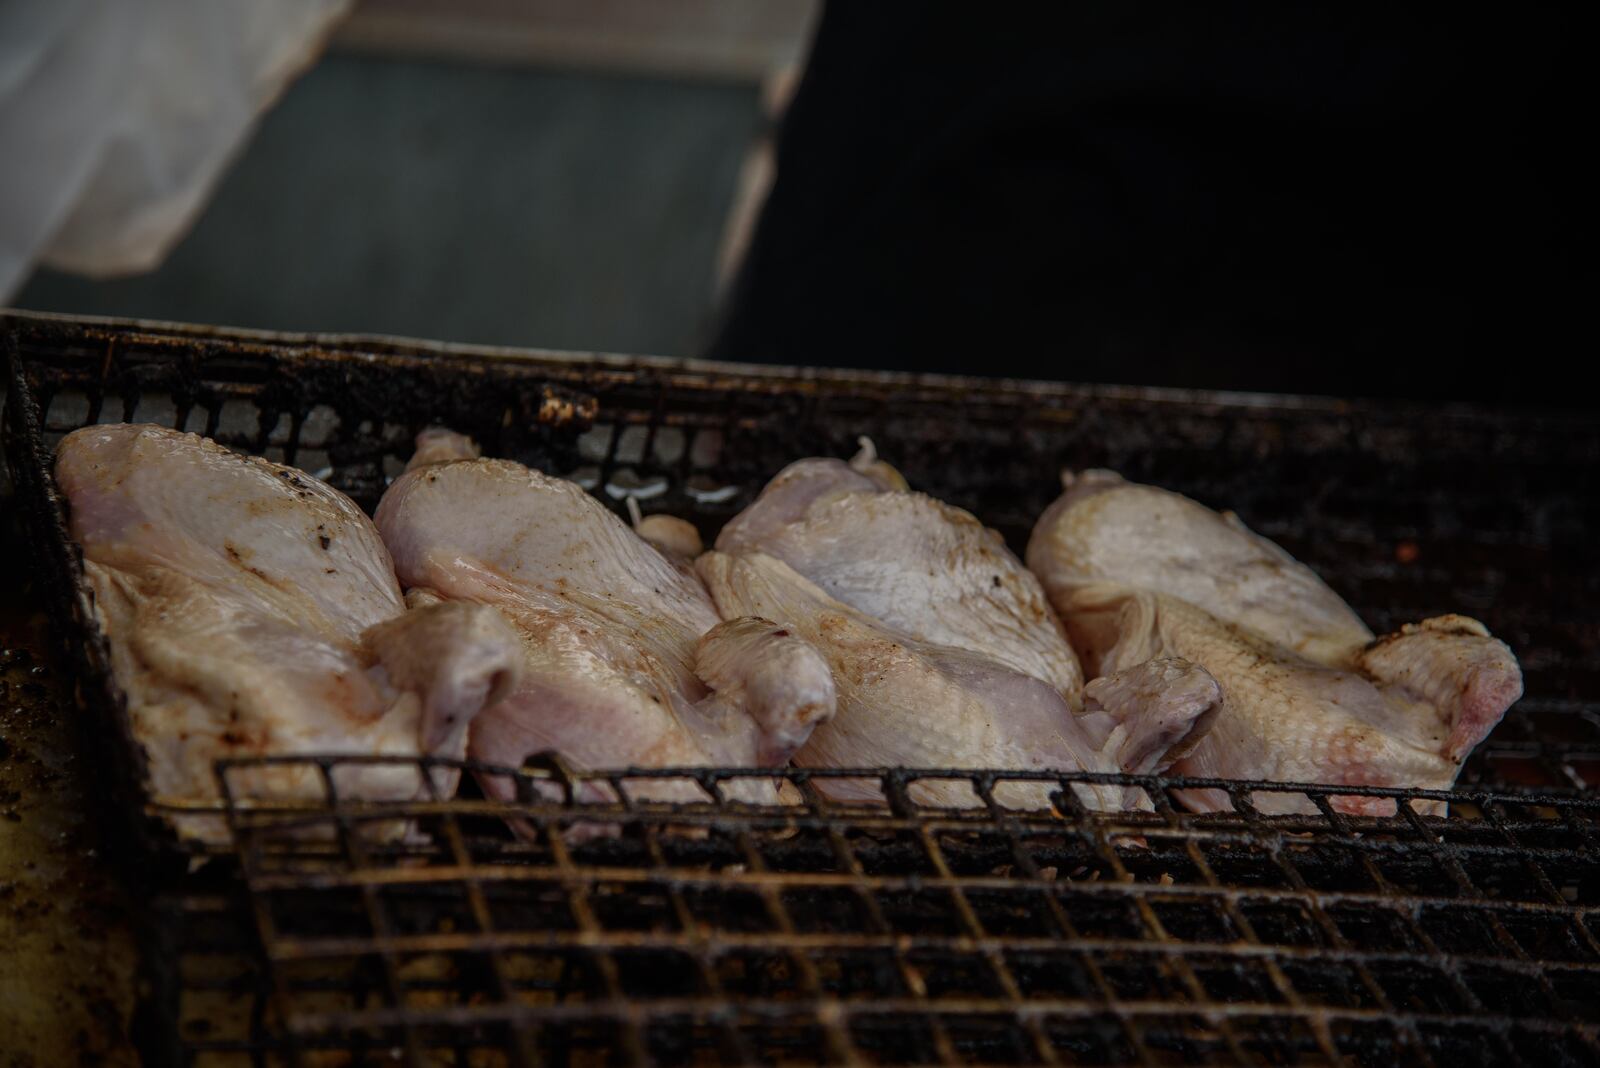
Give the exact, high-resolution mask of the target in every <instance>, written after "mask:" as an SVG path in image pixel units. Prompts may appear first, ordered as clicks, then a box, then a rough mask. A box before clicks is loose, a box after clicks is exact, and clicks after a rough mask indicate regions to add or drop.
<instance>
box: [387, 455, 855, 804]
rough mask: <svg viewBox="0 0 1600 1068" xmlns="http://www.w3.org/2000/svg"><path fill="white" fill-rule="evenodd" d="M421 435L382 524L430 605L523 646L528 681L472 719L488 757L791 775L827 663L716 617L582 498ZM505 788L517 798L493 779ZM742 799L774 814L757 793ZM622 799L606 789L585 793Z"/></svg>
mask: <svg viewBox="0 0 1600 1068" xmlns="http://www.w3.org/2000/svg"><path fill="white" fill-rule="evenodd" d="M453 437H454V438H456V439H458V440H457V441H456V443H455V446H454V447H453V448H452V447H451V446H450V443H449V440H448V439H447V438H445V437H444V436H443V433H442V432H430V433H429V434H425V435H424V438H423V439H421V440H419V456H418V459H419V460H421V461H422V462H418V460H413V464H412V466H411V467H410V469H408V471H407V472H406V473H405V474H403V475H402V476H401V477H400V478H398V479H396V481H395V482H394V484H393V485H392V486H391V487H390V488H389V490H388V492H387V493H386V494H385V495H384V498H383V501H382V502H381V504H380V505H379V507H378V511H377V516H376V519H377V525H378V529H379V530H380V531H381V532H382V535H383V539H384V541H385V542H386V543H387V545H388V546H389V548H390V551H391V552H392V553H393V554H394V559H395V564H396V568H397V570H398V572H399V575H400V578H401V581H402V582H403V583H404V584H405V585H406V587H408V589H409V590H410V593H409V596H410V597H411V598H412V599H413V600H417V601H434V600H441V601H445V602H460V603H468V604H480V605H494V606H495V607H496V608H498V609H499V610H500V611H501V612H502V613H503V614H504V615H505V617H506V618H507V619H509V620H510V621H511V624H512V625H513V627H514V628H515V629H516V631H517V634H518V636H519V638H520V641H521V646H522V650H521V659H522V662H523V667H524V670H523V673H522V682H521V685H520V686H518V687H517V689H516V690H515V691H514V692H513V693H512V694H511V695H510V697H509V698H508V699H506V700H505V701H503V702H501V703H500V704H499V705H498V706H497V707H496V708H495V709H494V710H493V712H492V714H489V715H485V716H481V717H479V719H478V720H477V721H476V722H475V723H474V725H473V729H472V734H471V740H470V745H469V751H470V753H471V755H472V756H473V757H475V758H477V759H480V760H483V761H486V762H490V763H494V764H500V765H513V766H514V765H518V764H520V763H521V762H522V761H523V760H524V759H525V758H526V757H527V756H529V755H531V754H533V753H535V752H538V751H541V750H545V749H554V750H557V751H559V752H561V753H562V754H563V755H564V756H566V757H567V758H568V759H570V760H572V761H573V762H574V763H576V764H578V765H580V766H582V767H585V768H594V769H600V768H620V767H626V766H637V767H684V766H745V767H747V766H757V765H766V764H782V763H785V762H786V761H787V760H788V758H789V755H790V754H791V753H792V752H793V751H794V750H795V749H796V748H797V747H798V746H800V745H801V744H802V743H803V742H804V741H805V739H806V738H807V737H808V735H809V733H810V732H811V730H812V729H813V728H814V727H815V726H816V724H818V723H820V722H824V721H826V720H827V719H828V718H829V717H830V716H832V714H833V710H834V687H833V678H832V675H831V674H830V673H829V671H828V668H827V665H826V664H825V663H824V662H823V660H822V658H821V657H819V656H818V655H817V653H816V652H815V651H814V650H812V649H810V648H808V647H806V646H805V645H804V643H803V642H801V640H800V639H799V638H798V637H795V636H794V635H792V634H789V633H787V632H785V631H784V630H783V628H781V627H778V626H776V625H773V624H771V623H769V622H767V621H766V620H760V619H744V618H732V619H729V620H727V621H726V622H725V621H724V620H723V619H722V618H721V617H720V616H719V615H718V614H717V611H716V608H715V607H714V606H713V605H712V603H711V599H710V597H709V596H708V595H707V593H706V591H705V588H704V587H703V586H702V585H701V583H700V580H699V579H698V578H696V576H695V574H694V572H693V570H692V569H691V568H690V566H689V564H688V563H687V562H686V561H685V560H682V559H679V558H677V557H675V556H674V557H669V556H666V555H663V553H662V552H661V551H659V550H658V549H657V548H656V547H655V546H654V545H652V544H651V543H650V542H649V541H646V540H645V539H644V538H643V537H641V536H640V535H639V534H637V533H635V531H633V530H631V529H629V527H628V526H627V525H626V524H625V523H623V522H622V521H621V520H620V519H618V518H617V517H616V516H615V515H613V514H612V513H611V512H610V511H609V510H607V509H606V508H605V507H604V506H603V505H602V504H601V503H600V502H599V501H597V500H595V499H594V498H593V497H591V496H589V495H588V494H587V493H585V492H584V491H583V489H582V488H580V487H579V486H578V485H576V484H575V483H572V482H568V481H565V480H563V479H557V478H551V477H548V476H546V475H543V474H540V473H538V472H535V471H532V470H529V469H528V468H526V467H524V466H522V465H521V464H517V463H512V462H510V461H506V460H488V459H477V458H474V457H473V455H472V451H471V450H470V449H469V448H468V447H467V445H466V443H465V439H461V438H460V436H459V435H454V436H453ZM483 785H484V788H485V790H486V791H489V792H490V793H493V794H496V795H497V796H498V795H503V794H506V793H508V792H509V790H510V783H509V782H508V781H507V780H506V779H505V778H503V777H499V776H486V777H485V780H484V783H483ZM728 790H729V793H730V796H736V797H739V798H742V799H744V800H749V801H758V802H774V801H776V799H777V798H776V793H775V790H774V788H773V787H772V786H771V784H770V783H768V782H765V781H761V780H744V781H741V782H740V783H738V784H736V785H734V786H730V787H729V788H728ZM607 793H608V791H606V790H604V789H601V788H594V789H590V790H588V791H587V792H586V795H585V796H586V797H604V796H606V794H607ZM630 793H632V794H633V795H634V796H636V797H640V798H647V799H653V800H663V801H668V800H703V799H704V797H703V795H702V794H700V792H699V790H698V788H697V787H695V786H694V785H693V784H692V783H689V782H687V781H673V780H659V781H655V782H648V781H646V782H640V783H638V784H637V786H635V787H630Z"/></svg>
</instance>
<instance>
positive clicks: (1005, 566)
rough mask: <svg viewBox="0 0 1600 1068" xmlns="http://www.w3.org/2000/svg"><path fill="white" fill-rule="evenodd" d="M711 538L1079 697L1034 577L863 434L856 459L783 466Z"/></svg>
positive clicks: (1067, 651)
mask: <svg viewBox="0 0 1600 1068" xmlns="http://www.w3.org/2000/svg"><path fill="white" fill-rule="evenodd" d="M716 547H717V549H718V550H719V551H722V552H726V553H734V554H739V553H750V552H762V553H766V554H767V555H769V556H773V557H776V558H777V559H779V560H782V561H783V562H784V563H786V564H788V565H789V566H790V567H792V568H793V569H794V570H795V571H796V572H798V573H799V574H801V575H803V576H804V577H805V578H807V579H809V580H810V581H811V582H813V583H815V584H816V585H817V586H818V587H819V588H820V589H821V590H823V591H824V592H825V593H827V594H828V595H829V596H831V597H833V598H834V599H836V600H838V601H840V602H842V603H844V604H846V605H849V606H850V607H852V608H854V609H856V610H858V611H860V612H862V613H863V614H865V615H867V616H870V617H872V618H873V619H876V620H879V621H881V622H882V623H884V624H886V625H887V626H888V627H889V628H890V629H891V630H895V631H898V632H899V633H902V634H904V635H906V636H908V637H910V638H913V639H915V640H916V641H919V642H924V643H930V644H933V645H943V646H950V647H953V648H957V649H965V650H967V651H969V652H972V653H976V654H980V655H982V656H985V657H988V658H989V659H991V660H993V661H995V662H996V663H998V664H1000V665H1003V666H1005V667H1008V668H1010V669H1012V670H1014V671H1018V672H1021V673H1023V674H1025V675H1032V676H1033V677H1034V678H1037V679H1042V680H1044V681H1045V682H1047V683H1049V684H1050V685H1051V686H1053V687H1055V688H1056V690H1058V691H1059V692H1060V693H1061V694H1062V695H1063V696H1064V697H1065V698H1066V699H1067V701H1068V702H1069V703H1072V704H1074V705H1076V704H1077V702H1078V700H1079V695H1080V692H1081V691H1082V689H1083V674H1082V672H1081V671H1080V670H1079V666H1078V659H1077V657H1076V656H1075V655H1074V654H1073V651H1072V648H1071V646H1070V645H1069V644H1068V643H1067V638H1066V635H1065V634H1064V633H1063V631H1062V629H1061V623H1060V621H1059V620H1058V619H1057V618H1056V615H1055V613H1054V612H1053V611H1052V610H1051V608H1050V605H1049V603H1048V601H1047V600H1046V598H1045V594H1044V590H1043V589H1042V588H1041V587H1040V585H1039V581H1038V579H1036V578H1035V577H1034V576H1033V575H1032V574H1030V573H1029V572H1028V570H1027V569H1026V568H1025V567H1023V565H1022V561H1020V560H1018V559H1017V558H1016V556H1014V555H1013V554H1012V553H1011V551H1010V550H1009V549H1007V548H1006V546H1005V542H1004V540H1003V539H1002V538H1001V537H1000V535H999V534H998V533H996V532H995V531H993V530H990V529H988V528H987V527H985V526H984V525H983V524H982V523H980V522H979V521H978V520H977V519H975V518H974V517H973V516H972V514H971V513H969V512H966V511H963V510H962V509H960V508H956V507H953V506H952V505H949V504H946V503H944V502H943V501H940V500H936V499H935V498H933V497H930V496H928V495H927V494H924V493H914V492H911V491H910V490H908V489H907V487H906V483H905V481H904V480H903V479H902V478H901V477H900V475H899V473H898V472H896V471H895V470H894V468H892V467H890V466H889V465H888V464H886V463H884V462H883V461H881V460H879V459H878V458H877V455H876V452H875V450H873V448H872V446H871V443H870V442H868V441H865V440H863V442H862V451H861V453H860V454H858V455H857V456H856V458H855V459H854V460H852V461H850V462H849V463H846V462H845V461H843V460H836V459H828V458H812V459H805V460H799V461H797V462H795V463H792V464H790V465H789V466H788V467H786V468H784V469H783V470H782V471H781V472H779V473H778V475H777V476H776V477H775V478H773V479H772V481H771V482H769V483H768V484H767V486H766V487H765V488H764V489H763V490H762V491H761V494H760V496H759V497H757V499H756V500H755V501H754V502H753V503H752V504H751V505H750V507H748V508H746V509H745V510H744V511H743V512H742V513H740V514H739V515H738V516H736V517H735V518H734V519H732V520H730V521H729V522H728V524H727V525H726V526H724V527H723V529H722V532H721V533H720V534H719V535H718V536H717V543H716Z"/></svg>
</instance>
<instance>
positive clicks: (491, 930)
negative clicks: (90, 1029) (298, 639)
mask: <svg viewBox="0 0 1600 1068" xmlns="http://www.w3.org/2000/svg"><path fill="white" fill-rule="evenodd" d="M294 762H295V761H294V760H293V759H292V758H289V759H287V760H279V761H274V762H273V763H275V764H282V763H294ZM254 763H256V762H243V763H241V764H236V765H230V766H227V767H224V768H223V769H221V771H220V774H221V775H222V777H223V778H224V780H225V781H229V780H230V779H231V777H233V776H237V775H238V774H239V773H240V772H241V771H243V770H246V769H248V768H249V767H251V766H253V764H254ZM318 763H319V766H320V768H321V769H322V781H323V782H324V784H325V785H326V787H327V790H326V793H325V795H324V797H323V799H322V800H321V801H319V802H304V801H300V802H295V803H287V802H280V803H275V802H273V801H272V800H271V799H270V798H269V799H261V798H246V797H241V796H240V795H239V794H238V792H237V791H236V790H234V789H233V788H231V786H230V788H229V790H228V795H227V796H228V797H229V799H230V805H229V818H230V821H231V824H232V826H233V828H234V831H235V834H236V840H237V843H238V847H239V851H240V856H241V859H242V865H243V871H244V876H245V880H246V883H247V885H248V888H249V892H250V896H251V901H252V905H253V908H254V915H255V918H256V922H257V924H258V926H259V930H260V932H261V937H262V943H263V946H264V947H265V950H266V954H267V959H268V961H269V967H270V971H271V973H272V978H273V980H274V984H275V986H274V993H275V996H276V999H277V1006H278V1009H279V1010H280V1011H281V1013H282V1014H283V1015H282V1019H283V1021H284V1023H285V1032H284V1034H285V1039H284V1040H285V1042H286V1043H287V1046H286V1048H288V1049H293V1050H296V1051H297V1052H300V1053H302V1054H310V1053H313V1052H315V1051H318V1050H325V1049H339V1050H345V1051H350V1050H365V1051H367V1052H369V1053H371V1054H372V1055H373V1056H374V1058H381V1057H388V1056H397V1057H399V1058H400V1059H401V1060H402V1061H403V1062H405V1063H410V1064H432V1063H506V1064H534V1063H544V1062H548V1061H561V1062H569V1061H571V1062H577V1063H612V1062H623V1063H706V1062H708V1061H709V1062H713V1063H716V1062H733V1063H749V1062H752V1061H762V1062H780V1063H781V1062H783V1061H786V1060H787V1061H792V1062H795V1063H801V1062H808V1061H815V1060H818V1059H821V1060H826V1061H830V1062H838V1063H851V1062H873V1063H1004V1064H1035V1063H1065V1064H1081V1063H1122V1062H1131V1063H1141V1064H1164V1063H1207V1064H1252V1063H1266V1064H1278V1063H1313V1064H1315V1063H1325V1064H1344V1063H1373V1064H1377V1063H1393V1062H1394V1061H1395V1060H1397V1059H1398V1060H1404V1061H1407V1062H1415V1063H1424V1064H1426V1063H1432V1064H1445V1063H1449V1064H1452V1065H1454V1064H1463V1063H1465V1064H1518V1063H1541V1064H1544V1063H1556V1064H1567V1063H1571V1064H1589V1063H1595V1062H1596V1061H1600V1012H1597V1011H1596V1010H1595V1008H1594V1006H1595V1004H1596V1003H1597V996H1600V940H1597V939H1600V858H1597V855H1596V853H1595V851H1594V842H1595V835H1596V834H1597V833H1600V800H1597V799H1594V798H1587V797H1578V796H1569V795H1561V796H1556V795H1540V796H1534V795H1524V794H1504V793H1493V792H1479V791H1471V790H1468V791H1462V792H1457V793H1454V794H1449V795H1446V794H1434V793H1422V792H1410V793H1401V792H1397V791H1381V790H1359V791H1352V790H1351V789H1350V788H1348V787H1341V788H1339V791H1340V794H1350V793H1355V794H1359V795H1362V796H1369V795H1370V796H1390V797H1395V798H1396V799H1397V801H1398V802H1399V805H1398V811H1397V813H1396V815H1394V816H1391V817H1381V818H1380V817H1356V816H1348V815H1344V814H1342V813H1341V811H1340V808H1339V807H1338V806H1337V803H1336V799H1337V797H1338V796H1339V794H1335V793H1333V792H1332V791H1329V790H1322V789H1317V788H1308V787H1304V786H1289V785H1278V786H1269V785H1264V784H1250V785H1248V786H1240V785H1238V784H1231V783H1228V784H1224V783H1219V782H1216V781H1213V780H1204V781H1197V780H1158V779H1152V778H1137V777H1121V776H1088V775H1066V776H1053V777H1052V776H1045V775H1026V774H1023V773H1017V774H1015V775H1011V774H996V773H988V772H974V773H960V772H950V771H939V772H928V773H918V772H909V771H892V772H884V771H873V770H863V771H857V772H832V771H830V772H806V771H800V770H793V769H791V770H789V771H786V772H784V773H782V774H783V778H784V779H785V780H786V781H788V782H790V783H792V784H793V785H794V786H795V787H796V788H797V793H796V798H797V803H796V804H793V805H776V806H770V807H762V806H752V805H748V804H744V803H738V802H730V801H727V800H724V799H723V798H722V794H721V792H720V790H719V784H721V783H725V782H727V781H728V780H729V779H731V778H735V777H738V776H740V775H751V774H755V773H751V772H735V771H708V770H705V769H695V770H691V771H684V772H663V771H659V770H650V771H630V772H622V773H608V774H599V773H592V774H591V773H578V772H571V771H568V770H565V769H563V768H560V767H559V766H551V765H550V764H549V762H543V763H544V764H545V766H544V767H534V766H530V767H529V768H525V769H522V770H513V769H508V768H492V767H485V766H482V765H473V766H472V767H474V768H475V769H476V771H477V773H478V774H479V775H480V776H502V777H506V778H509V779H511V780H513V781H514V782H515V783H517V784H518V785H519V786H520V790H519V791H518V793H519V794H520V796H521V798H522V800H520V801H517V802H511V803H505V802H492V801H487V800H476V799H474V800H454V801H448V802H444V801H439V800H435V799H429V800H424V801H414V802H408V803H381V804H374V803H364V802H348V801H341V799H340V798H339V796H338V793H337V791H336V790H334V789H333V784H334V783H335V781H336V780H337V771H338V768H339V765H340V763H341V762H340V761H338V760H324V761H320V762H318ZM835 775H838V776H843V775H856V776H860V777H863V778H867V779H871V780H875V781H877V782H879V783H880V784H881V790H882V793H883V796H884V798H885V801H884V802H883V803H879V804H864V803H844V802H840V801H836V800H830V799H829V797H828V795H827V793H826V791H825V785H826V779H827V778H828V777H831V776H835ZM664 776H672V777H681V778H684V779H687V780H689V781H692V782H695V783H698V784H699V785H700V787H701V790H702V792H703V793H704V794H705V800H704V802H702V803H698V804H681V803H680V804H663V803H655V802H648V801H643V800H636V799H633V798H631V797H630V793H629V787H630V786H636V785H639V784H642V783H645V782H652V783H656V782H659V781H660V780H661V779H662V778H663V777H664ZM933 778H938V779H942V780H950V779H957V780H962V781H965V782H967V783H968V784H969V785H970V789H971V791H972V804H971V806H970V807H961V808H945V807H931V806H926V805H920V804H918V803H917V802H915V801H913V800H912V791H911V790H910V789H909V788H910V787H911V786H912V785H913V784H915V783H916V782H918V781H922V780H926V779H933ZM1022 781H1028V782H1045V783H1047V784H1048V786H1049V787H1050V795H1049V796H1050V805H1049V807H1047V808H1039V809H1033V810H1020V809H1010V808H1007V807H1005V806H1003V805H1001V804H999V803H997V802H996V801H995V799H994V790H995V788H996V786H997V785H1000V784H1004V783H1007V782H1022ZM1079 781H1095V782H1118V783H1123V784H1127V785H1134V786H1138V787H1140V788H1141V790H1142V792H1143V794H1144V796H1145V797H1146V798H1148V800H1149V802H1150V804H1151V811H1148V812H1125V813H1100V812H1090V811H1087V810H1086V809H1085V808H1084V807H1083V806H1082V804H1081V802H1080V801H1079V800H1078V798H1077V796H1076V794H1074V793H1073V791H1072V790H1071V788H1070V784H1071V783H1072V782H1079ZM819 783H821V784H823V787H824V788H820V789H819ZM583 784H604V786H605V788H606V789H607V790H608V791H609V792H610V796H612V797H614V798H618V799H619V800H613V801H609V802H587V803H581V802H579V803H575V802H574V801H573V800H572V797H573V790H572V787H574V786H582V785H583ZM552 785H555V786H558V787H560V790H557V791H552V790H551V786H552ZM1198 786H1211V787H1217V786H1220V787H1222V788H1224V789H1227V790H1228V792H1229V794H1230V797H1231V800H1232V803H1233V811H1231V812H1228V813H1223V814H1212V815H1196V814H1191V813H1188V812H1185V811H1183V810H1182V809H1181V808H1179V807H1177V806H1176V805H1175V804H1174V803H1173V801H1172V791H1174V790H1178V789H1183V788H1191V787H1198ZM1266 791H1270V792H1289V793H1296V794H1304V795H1305V796H1307V797H1309V798H1310V799H1311V800H1312V801H1313V803H1314V804H1315V805H1316V808H1317V814H1316V815H1307V816H1273V817H1268V816H1264V815H1261V814H1260V813H1259V812H1258V811H1257V809H1256V806H1255V804H1254V803H1253V802H1252V800H1251V798H1252V796H1255V795H1258V794H1260V793H1262V792H1266ZM586 793H588V792H587V791H584V790H582V789H580V790H579V791H577V794H578V796H585V794H586ZM589 795H590V796H592V793H589ZM1446 798H1448V799H1449V802H1450V805H1451V807H1452V809H1453V810H1454V811H1453V812H1452V814H1451V815H1450V816H1449V817H1448V818H1444V817H1440V816H1436V815H1422V814H1420V813H1419V811H1418V809H1420V808H1431V807H1432V806H1431V805H1429V802H1438V801H1443V800H1445V799H1446ZM507 821H518V822H519V824H520V825H522V826H524V827H526V828H528V829H529V830H528V832H527V835H526V836H525V837H522V838H518V839H512V838H510V837H509V836H508V834H507V832H506V831H505V827H506V825H507ZM401 824H405V825H406V827H405V830H406V832H407V833H406V834H405V836H404V837H401V836H400V831H401ZM330 976H334V977H337V981H335V982H332V983H330V978H329V977H330ZM450 1058H457V1060H454V1061H453V1060H451V1059H450ZM484 1058H489V1059H487V1060H486V1059H484Z"/></svg>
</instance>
